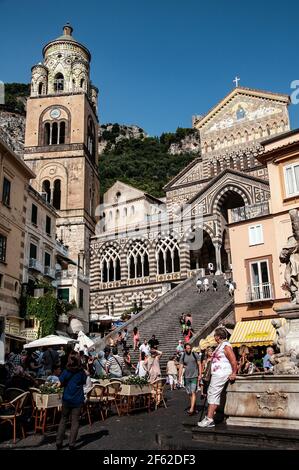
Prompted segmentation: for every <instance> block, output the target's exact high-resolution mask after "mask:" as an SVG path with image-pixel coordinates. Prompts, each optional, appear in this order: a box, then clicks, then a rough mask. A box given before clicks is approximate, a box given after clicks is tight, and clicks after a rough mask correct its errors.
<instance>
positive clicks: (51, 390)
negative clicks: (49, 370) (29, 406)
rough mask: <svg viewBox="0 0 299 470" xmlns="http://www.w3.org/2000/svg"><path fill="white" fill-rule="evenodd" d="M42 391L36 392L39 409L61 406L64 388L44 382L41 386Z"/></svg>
mask: <svg viewBox="0 0 299 470" xmlns="http://www.w3.org/2000/svg"><path fill="white" fill-rule="evenodd" d="M39 390H40V393H36V395H35V402H36V407H37V408H38V409H41V408H42V409H45V408H56V407H57V406H61V404H62V402H61V399H62V392H63V389H62V388H58V387H55V386H54V385H51V384H47V383H45V384H43V385H41V386H40V388H39Z"/></svg>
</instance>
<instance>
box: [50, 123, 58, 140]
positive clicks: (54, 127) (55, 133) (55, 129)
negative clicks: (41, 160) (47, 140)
mask: <svg viewBox="0 0 299 470" xmlns="http://www.w3.org/2000/svg"><path fill="white" fill-rule="evenodd" d="M51 144H52V145H56V144H58V123H57V122H53V124H52V140H51Z"/></svg>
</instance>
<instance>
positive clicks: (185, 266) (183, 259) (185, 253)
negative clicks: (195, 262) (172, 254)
mask: <svg viewBox="0 0 299 470" xmlns="http://www.w3.org/2000/svg"><path fill="white" fill-rule="evenodd" d="M179 248H180V271H181V277H182V278H186V277H187V273H188V270H189V269H190V250H189V244H188V243H187V242H181V243H180V244H179Z"/></svg>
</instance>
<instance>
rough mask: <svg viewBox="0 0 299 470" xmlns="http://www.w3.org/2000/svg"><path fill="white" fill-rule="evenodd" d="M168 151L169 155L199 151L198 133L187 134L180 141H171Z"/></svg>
mask: <svg viewBox="0 0 299 470" xmlns="http://www.w3.org/2000/svg"><path fill="white" fill-rule="evenodd" d="M168 152H169V153H170V154H171V155H180V154H181V153H199V152H200V136H199V133H197V132H196V133H194V134H191V135H187V136H186V137H185V138H184V139H182V140H181V141H180V142H175V143H172V144H171V145H170V147H169V150H168Z"/></svg>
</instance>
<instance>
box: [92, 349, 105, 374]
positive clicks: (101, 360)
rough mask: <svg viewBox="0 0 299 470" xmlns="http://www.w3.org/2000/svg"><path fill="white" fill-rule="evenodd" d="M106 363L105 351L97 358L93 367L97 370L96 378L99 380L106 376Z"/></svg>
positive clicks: (100, 352) (99, 353)
mask: <svg viewBox="0 0 299 470" xmlns="http://www.w3.org/2000/svg"><path fill="white" fill-rule="evenodd" d="M106 362H107V360H106V359H105V353H104V351H99V352H98V356H97V357H96V358H95V360H94V362H93V365H94V368H95V376H96V378H97V379H102V378H103V377H105V376H106Z"/></svg>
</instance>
